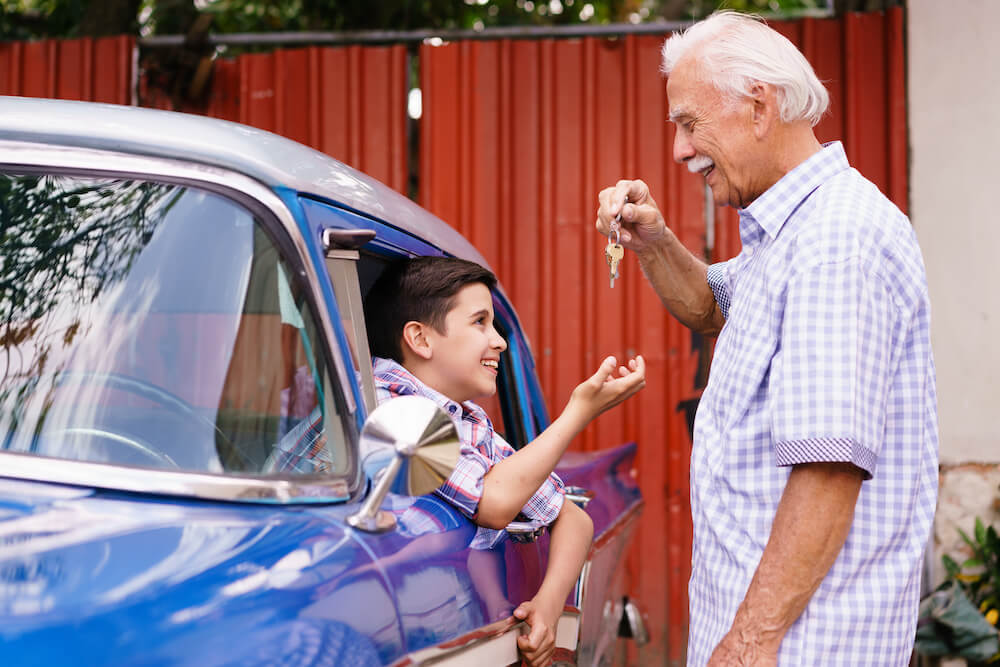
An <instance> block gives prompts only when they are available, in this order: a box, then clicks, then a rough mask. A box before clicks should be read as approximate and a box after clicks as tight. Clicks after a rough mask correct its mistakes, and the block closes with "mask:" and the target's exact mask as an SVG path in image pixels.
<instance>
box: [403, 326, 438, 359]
mask: <svg viewBox="0 0 1000 667" xmlns="http://www.w3.org/2000/svg"><path fill="white" fill-rule="evenodd" d="M403 348H404V350H403V352H404V354H405V353H406V352H407V351H409V352H411V353H413V354H415V355H417V356H418V357H420V358H421V359H424V360H427V359H430V358H431V355H432V352H433V350H432V346H431V341H430V338H429V337H428V336H427V325H426V324H424V323H422V322H415V321H413V320H411V321H409V322H407V323H406V324H404V325H403Z"/></svg>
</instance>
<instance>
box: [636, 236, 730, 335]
mask: <svg viewBox="0 0 1000 667" xmlns="http://www.w3.org/2000/svg"><path fill="white" fill-rule="evenodd" d="M637 255H638V257H639V265H640V266H641V267H642V272H643V273H644V274H646V279H647V280H649V284H650V285H652V286H653V289H654V290H656V293H657V295H659V297H660V301H661V302H662V303H663V305H664V306H665V307H666V309H667V310H668V311H669V312H670V314H671V315H673V316H674V317H676V318H677V320H678V321H679V322H680V323H681V324H683V325H684V326H686V327H688V328H690V329H693V330H694V331H697V332H698V333H700V334H702V335H705V336H717V335H718V334H719V331H721V330H722V325H724V324H725V323H726V318H725V317H723V316H722V310H721V309H720V308H719V304H718V303H717V302H716V300H715V294H714V293H713V292H712V288H711V287H709V286H708V276H707V274H708V265H707V264H705V263H704V262H702V261H701V260H700V259H698V258H697V257H695V256H694V254H692V253H691V251H689V250H688V249H687V248H685V247H684V244H682V243H681V242H680V241H679V240H678V239H677V237H676V236H675V235H674V233H673V232H670V231H669V230H668V234H667V235H666V236H665V237H664V238H663V239H661V240H660V241H658V242H656V243H654V244H649V245H646V246H644V247H643V249H642V250H640V251H639V252H638V253H637Z"/></svg>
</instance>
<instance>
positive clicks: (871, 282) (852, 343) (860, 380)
mask: <svg viewBox="0 0 1000 667" xmlns="http://www.w3.org/2000/svg"><path fill="white" fill-rule="evenodd" d="M895 320H896V312H895V308H894V303H893V300H892V297H891V295H890V294H889V292H888V290H887V289H886V286H885V285H884V283H883V281H882V280H881V279H880V278H879V277H878V276H875V275H871V274H870V273H869V272H868V271H866V269H865V267H863V266H861V260H860V259H859V258H858V257H853V258H847V259H844V260H842V261H838V262H827V263H822V264H819V265H818V266H814V267H812V268H809V269H808V270H806V271H804V272H803V273H801V274H800V275H798V276H796V277H795V278H794V279H793V280H791V281H790V284H789V288H788V299H787V301H786V305H785V314H784V320H783V324H782V333H781V351H780V353H779V354H777V355H776V357H775V360H774V364H773V367H772V372H773V379H772V387H775V388H776V390H774V394H773V395H774V397H775V402H774V411H773V413H772V415H773V420H774V423H773V433H774V442H775V453H776V457H777V463H778V464H779V465H795V464H798V463H810V462H821V461H843V462H850V463H853V464H854V465H856V466H858V467H859V468H861V469H863V470H864V471H865V472H866V473H867V476H868V477H871V476H872V475H873V474H874V473H875V463H876V459H877V457H878V453H879V449H880V446H881V443H882V441H883V440H884V436H883V432H884V429H885V424H886V404H887V401H888V394H889V389H890V387H889V382H890V378H891V375H892V369H891V350H892V347H893V338H894V335H895V333H894V332H895V331H896V327H895V326H894V325H895ZM805 416H808V419H806V418H804V417H805Z"/></svg>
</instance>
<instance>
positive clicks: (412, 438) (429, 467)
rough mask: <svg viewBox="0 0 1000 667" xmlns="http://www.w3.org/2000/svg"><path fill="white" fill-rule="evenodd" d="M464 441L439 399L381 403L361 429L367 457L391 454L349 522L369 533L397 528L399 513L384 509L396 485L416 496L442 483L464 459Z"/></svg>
mask: <svg viewBox="0 0 1000 667" xmlns="http://www.w3.org/2000/svg"><path fill="white" fill-rule="evenodd" d="M460 450H461V442H460V441H459V438H458V431H457V430H456V429H455V424H454V423H453V422H452V421H451V418H450V417H448V414H447V413H446V412H445V411H444V410H442V409H441V408H440V407H438V406H437V405H436V404H435V403H434V402H433V401H431V400H430V399H427V398H423V397H422V396H400V397H398V398H394V399H392V400H390V401H386V402H385V403H383V404H381V405H379V406H378V407H377V408H375V409H374V410H373V411H372V413H371V415H369V416H368V420H367V421H366V422H365V425H364V427H363V428H362V429H361V452H362V457H363V458H368V457H370V456H373V455H374V456H376V457H379V458H381V456H384V457H385V458H388V457H391V461H390V462H389V464H388V467H386V468H385V469H384V470H382V471H380V473H379V475H378V476H377V480H378V481H377V482H376V483H375V488H374V489H372V491H371V493H370V494H369V495H368V498H366V499H365V502H364V503H363V504H362V505H361V509H359V510H358V511H357V513H356V514H352V515H350V516H349V517H347V523H348V524H350V525H351V526H353V527H354V528H357V529H358V530H364V531H367V532H373V533H380V532H384V531H387V530H391V529H392V528H393V527H395V525H396V518H395V517H394V516H393V515H392V514H391V513H390V512H386V511H384V510H381V509H379V507H381V505H382V501H383V500H385V496H386V494H387V493H388V492H389V491H390V490H392V491H395V492H397V493H405V494H408V495H412V496H420V495H423V494H425V493H430V492H431V491H433V490H434V489H436V488H438V487H439V486H441V485H442V484H443V483H444V481H445V480H446V479H448V477H449V476H450V475H451V473H452V471H453V470H454V469H455V466H456V465H457V463H458V456H459V453H460Z"/></svg>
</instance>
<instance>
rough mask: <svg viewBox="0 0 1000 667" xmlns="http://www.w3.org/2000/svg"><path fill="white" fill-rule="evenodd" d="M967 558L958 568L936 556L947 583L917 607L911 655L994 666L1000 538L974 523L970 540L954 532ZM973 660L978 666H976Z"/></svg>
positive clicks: (999, 639)
mask: <svg viewBox="0 0 1000 667" xmlns="http://www.w3.org/2000/svg"><path fill="white" fill-rule="evenodd" d="M958 533H959V535H960V536H961V537H962V540H963V541H964V542H965V544H966V545H967V546H968V547H969V549H970V550H971V553H972V556H971V557H970V558H968V559H966V560H965V561H964V562H963V563H962V564H961V565H960V564H959V563H958V562H957V561H956V560H955V559H954V558H952V557H951V556H949V555H948V554H944V555H943V556H942V557H941V562H942V564H943V565H944V568H945V572H946V574H947V578H946V580H945V582H944V583H943V584H942V585H941V586H940V587H939V588H938V589H937V590H936V591H935V592H934V593H933V594H931V595H930V596H928V597H927V598H926V599H925V600H924V602H923V603H922V604H921V625H920V627H918V630H917V650H918V651H921V652H922V653H925V654H927V655H953V656H956V657H964V658H968V659H969V660H971V661H973V664H979V663H982V662H996V661H1000V634H998V632H997V629H996V627H995V626H996V625H997V621H998V618H1000V537H998V536H997V531H996V529H995V528H994V527H993V526H986V525H985V524H983V522H982V520H981V519H979V518H978V517H977V518H976V523H975V530H974V532H973V536H972V537H969V536H968V535H967V534H966V533H965V532H964V531H963V530H961V529H959V530H958ZM976 661H978V662H976Z"/></svg>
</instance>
